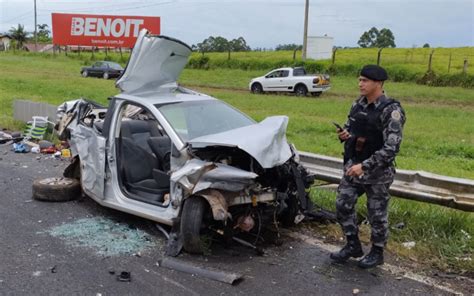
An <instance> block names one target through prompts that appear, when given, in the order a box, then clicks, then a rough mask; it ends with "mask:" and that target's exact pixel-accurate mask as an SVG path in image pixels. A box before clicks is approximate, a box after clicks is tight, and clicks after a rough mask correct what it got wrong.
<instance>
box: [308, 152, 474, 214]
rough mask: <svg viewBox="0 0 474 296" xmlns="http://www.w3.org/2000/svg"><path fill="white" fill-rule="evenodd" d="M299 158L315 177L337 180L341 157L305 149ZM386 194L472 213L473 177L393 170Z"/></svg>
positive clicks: (473, 208) (473, 207)
mask: <svg viewBox="0 0 474 296" xmlns="http://www.w3.org/2000/svg"><path fill="white" fill-rule="evenodd" d="M300 159H301V162H302V164H303V166H305V167H306V168H307V169H309V170H310V171H311V172H312V173H313V174H315V175H316V179H318V180H322V181H326V182H330V183H339V181H340V180H341V178H342V160H341V159H338V158H334V157H329V156H324V155H319V154H313V153H308V152H300ZM390 194H392V195H394V196H398V197H402V198H406V199H410V200H417V201H422V202H427V203H432V204H438V205H442V206H446V207H450V208H454V209H458V210H462V211H466V212H474V180H468V179H461V178H453V177H447V176H441V175H436V174H432V173H428V172H424V171H408V170H397V173H396V175H395V180H394V182H393V184H392V186H391V187H390Z"/></svg>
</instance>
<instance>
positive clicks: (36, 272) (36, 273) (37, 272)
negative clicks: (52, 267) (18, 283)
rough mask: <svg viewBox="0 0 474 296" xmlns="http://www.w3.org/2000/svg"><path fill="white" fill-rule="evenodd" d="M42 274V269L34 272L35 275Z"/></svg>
mask: <svg viewBox="0 0 474 296" xmlns="http://www.w3.org/2000/svg"><path fill="white" fill-rule="evenodd" d="M40 275H41V271H35V272H33V276H40Z"/></svg>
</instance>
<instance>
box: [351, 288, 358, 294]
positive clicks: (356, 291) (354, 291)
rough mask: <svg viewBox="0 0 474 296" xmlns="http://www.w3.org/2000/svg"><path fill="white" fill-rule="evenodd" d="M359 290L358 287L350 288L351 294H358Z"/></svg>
mask: <svg viewBox="0 0 474 296" xmlns="http://www.w3.org/2000/svg"><path fill="white" fill-rule="evenodd" d="M359 292H360V290H359V289H352V294H353V295H357V294H359Z"/></svg>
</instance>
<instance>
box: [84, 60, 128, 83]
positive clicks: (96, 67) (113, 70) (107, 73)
mask: <svg viewBox="0 0 474 296" xmlns="http://www.w3.org/2000/svg"><path fill="white" fill-rule="evenodd" d="M122 72H123V68H122V66H120V65H119V64H117V63H113V62H104V61H100V62H95V63H94V64H93V65H92V66H90V67H83V68H82V69H81V75H82V77H88V76H93V77H102V78H104V79H109V78H117V77H119V76H120V75H122Z"/></svg>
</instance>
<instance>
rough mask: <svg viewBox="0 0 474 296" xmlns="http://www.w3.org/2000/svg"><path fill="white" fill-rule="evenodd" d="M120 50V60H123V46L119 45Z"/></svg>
mask: <svg viewBox="0 0 474 296" xmlns="http://www.w3.org/2000/svg"><path fill="white" fill-rule="evenodd" d="M119 52H120V60H123V55H122V48H121V47H119Z"/></svg>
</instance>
